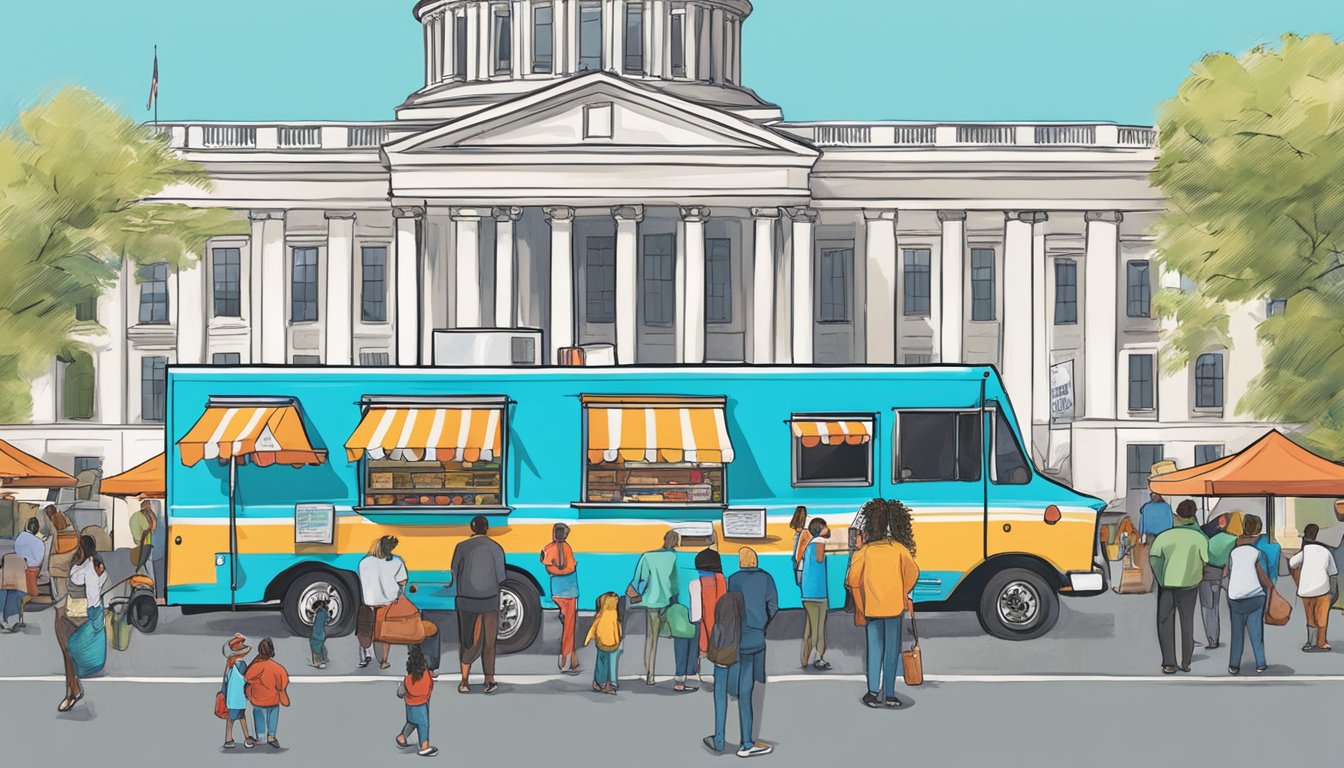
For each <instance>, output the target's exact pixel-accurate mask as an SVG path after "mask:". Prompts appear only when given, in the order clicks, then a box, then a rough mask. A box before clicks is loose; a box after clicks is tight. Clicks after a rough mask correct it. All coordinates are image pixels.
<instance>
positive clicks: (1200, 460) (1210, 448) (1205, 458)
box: [1195, 443, 1226, 466]
mask: <svg viewBox="0 0 1344 768" xmlns="http://www.w3.org/2000/svg"><path fill="white" fill-rule="evenodd" d="M1224 450H1226V449H1225V448H1224V446H1223V444H1222V443H1210V444H1208V445H1196V446H1195V465H1196V466H1198V465H1200V464H1208V463H1209V462H1211V461H1217V460H1219V459H1221V458H1223V451H1224Z"/></svg>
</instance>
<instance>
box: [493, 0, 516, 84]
mask: <svg viewBox="0 0 1344 768" xmlns="http://www.w3.org/2000/svg"><path fill="white" fill-rule="evenodd" d="M490 17H491V24H490V36H491V42H492V43H493V45H492V46H491V47H492V49H493V50H494V52H495V58H494V73H495V74H496V75H507V74H509V73H511V72H512V71H513V15H512V13H511V12H510V11H509V6H507V5H498V6H495V7H494V8H492V9H491V15H490Z"/></svg>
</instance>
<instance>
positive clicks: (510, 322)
mask: <svg viewBox="0 0 1344 768" xmlns="http://www.w3.org/2000/svg"><path fill="white" fill-rule="evenodd" d="M494 215H495V327H496V328H512V327H513V326H514V324H515V322H514V314H513V253H514V249H515V248H516V244H515V243H514V239H513V225H514V222H516V221H518V220H519V219H521V218H522V217H523V209H522V208H519V207H518V206H516V205H514V206H509V207H506V208H496V209H495V210H494Z"/></svg>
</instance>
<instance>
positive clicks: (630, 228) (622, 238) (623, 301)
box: [611, 205, 644, 365]
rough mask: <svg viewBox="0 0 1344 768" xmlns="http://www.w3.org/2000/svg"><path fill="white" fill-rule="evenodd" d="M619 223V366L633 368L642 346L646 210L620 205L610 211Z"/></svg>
mask: <svg viewBox="0 0 1344 768" xmlns="http://www.w3.org/2000/svg"><path fill="white" fill-rule="evenodd" d="M611 215H612V216H613V217H615V219H616V362H617V363H619V364H621V365H634V364H635V358H636V355H637V353H638V346H639V316H638V314H637V313H636V309H637V307H638V298H639V297H638V294H639V273H638V271H637V269H636V259H637V258H638V256H639V222H640V221H642V220H643V219H644V206H642V205H621V206H616V207H615V208H612V209H611Z"/></svg>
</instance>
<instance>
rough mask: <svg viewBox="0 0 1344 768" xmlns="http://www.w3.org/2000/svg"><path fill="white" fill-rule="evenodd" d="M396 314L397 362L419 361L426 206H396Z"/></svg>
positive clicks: (402, 363)
mask: <svg viewBox="0 0 1344 768" xmlns="http://www.w3.org/2000/svg"><path fill="white" fill-rule="evenodd" d="M392 215H393V216H394V217H396V220H397V240H396V285H397V289H396V294H395V295H396V302H397V303H396V313H397V320H396V326H397V337H396V338H397V362H396V364H397V365H404V366H417V365H419V364H420V321H421V306H420V273H421V268H420V225H421V222H423V221H424V218H425V209H424V208H420V207H413V206H405V207H403V206H397V207H395V208H393V209H392Z"/></svg>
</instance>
